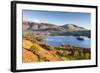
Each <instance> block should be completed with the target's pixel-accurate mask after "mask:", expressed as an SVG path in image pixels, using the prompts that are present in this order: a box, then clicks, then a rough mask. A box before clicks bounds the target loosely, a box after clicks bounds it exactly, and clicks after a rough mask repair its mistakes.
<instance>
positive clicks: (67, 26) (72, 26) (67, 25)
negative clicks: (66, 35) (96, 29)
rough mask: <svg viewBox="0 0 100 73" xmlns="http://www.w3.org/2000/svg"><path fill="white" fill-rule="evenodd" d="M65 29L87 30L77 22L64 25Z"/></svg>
mask: <svg viewBox="0 0 100 73" xmlns="http://www.w3.org/2000/svg"><path fill="white" fill-rule="evenodd" d="M61 27H63V28H64V29H66V30H67V31H80V30H86V29H85V28H83V27H80V26H77V25H75V24H65V25H63V26H61Z"/></svg>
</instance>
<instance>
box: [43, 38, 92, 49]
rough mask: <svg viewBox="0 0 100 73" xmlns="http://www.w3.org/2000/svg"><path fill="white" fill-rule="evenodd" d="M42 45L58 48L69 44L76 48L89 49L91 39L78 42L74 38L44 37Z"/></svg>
mask: <svg viewBox="0 0 100 73" xmlns="http://www.w3.org/2000/svg"><path fill="white" fill-rule="evenodd" d="M44 43H46V44H49V45H51V46H60V45H62V44H71V45H74V46H76V47H83V48H91V39H90V38H87V37H84V40H83V41H81V40H78V39H77V38H76V37H74V36H46V39H45V40H44Z"/></svg>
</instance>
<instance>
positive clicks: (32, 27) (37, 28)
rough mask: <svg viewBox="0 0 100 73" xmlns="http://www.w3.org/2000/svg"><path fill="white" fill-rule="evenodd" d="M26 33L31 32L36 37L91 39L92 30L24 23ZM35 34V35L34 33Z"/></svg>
mask: <svg viewBox="0 0 100 73" xmlns="http://www.w3.org/2000/svg"><path fill="white" fill-rule="evenodd" d="M23 30H24V32H26V31H29V32H32V34H35V35H37V34H38V35H48V34H49V35H74V36H88V37H90V30H87V29H85V28H83V27H80V26H77V25H75V24H65V25H63V26H57V25H55V24H50V23H37V22H23ZM33 32H34V33H33Z"/></svg>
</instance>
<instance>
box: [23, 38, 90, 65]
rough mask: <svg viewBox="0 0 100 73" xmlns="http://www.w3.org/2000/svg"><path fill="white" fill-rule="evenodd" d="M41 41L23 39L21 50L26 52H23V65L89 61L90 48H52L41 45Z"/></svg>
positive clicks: (66, 46) (67, 46)
mask: <svg viewBox="0 0 100 73" xmlns="http://www.w3.org/2000/svg"><path fill="white" fill-rule="evenodd" d="M43 39H44V38H43V37H41V38H40V37H39V38H36V37H23V49H24V50H25V51H26V52H27V53H25V52H24V51H23V63H31V62H51V61H71V60H88V59H91V51H90V50H91V49H90V48H82V47H76V46H73V45H71V44H64V45H63V44H62V45H60V46H56V47H54V46H50V45H48V44H45V43H42V40H43ZM28 52H30V53H29V54H28ZM26 54H28V55H29V56H28V55H26ZM30 56H31V57H30Z"/></svg>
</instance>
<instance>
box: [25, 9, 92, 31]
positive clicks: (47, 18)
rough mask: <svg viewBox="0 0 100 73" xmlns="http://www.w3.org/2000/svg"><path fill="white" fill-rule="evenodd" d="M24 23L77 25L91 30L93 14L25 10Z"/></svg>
mask: <svg viewBox="0 0 100 73" xmlns="http://www.w3.org/2000/svg"><path fill="white" fill-rule="evenodd" d="M23 21H31V22H32V21H33V22H39V23H42V22H44V23H51V24H56V25H58V26H62V25H65V24H75V25H78V26H81V27H84V28H86V29H90V26H91V14H90V13H82V12H81V13H80V12H58V11H37V10H23Z"/></svg>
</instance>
